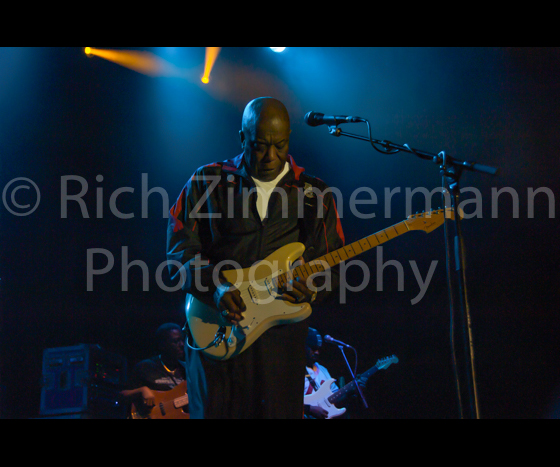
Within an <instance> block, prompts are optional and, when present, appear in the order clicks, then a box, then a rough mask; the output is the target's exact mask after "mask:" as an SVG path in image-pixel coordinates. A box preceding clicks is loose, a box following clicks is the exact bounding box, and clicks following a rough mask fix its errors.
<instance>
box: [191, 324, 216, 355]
mask: <svg viewBox="0 0 560 467" xmlns="http://www.w3.org/2000/svg"><path fill="white" fill-rule="evenodd" d="M225 338H226V327H225V326H220V327H219V329H218V330H217V331H216V335H215V336H214V340H213V341H212V342H210V344H208V345H207V346H206V347H193V346H192V345H190V344H189V338H188V337H187V338H186V339H185V343H186V344H187V346H188V347H189V349H192V350H196V351H197V352H199V351H201V350H206V349H209V348H210V347H213V346H216V347H218V346H219V345H220V344H221V343H222V342H223V340H224V339H225Z"/></svg>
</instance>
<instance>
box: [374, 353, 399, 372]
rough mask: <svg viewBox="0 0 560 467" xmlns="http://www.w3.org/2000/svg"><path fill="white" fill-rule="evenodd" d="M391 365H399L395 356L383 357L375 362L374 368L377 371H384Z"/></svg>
mask: <svg viewBox="0 0 560 467" xmlns="http://www.w3.org/2000/svg"><path fill="white" fill-rule="evenodd" d="M393 363H399V359H398V358H397V357H396V356H395V355H391V356H390V357H385V358H382V359H380V360H378V361H377V363H376V365H375V366H376V367H377V369H378V370H385V369H386V368H389V367H390V366H391V365H392V364H393Z"/></svg>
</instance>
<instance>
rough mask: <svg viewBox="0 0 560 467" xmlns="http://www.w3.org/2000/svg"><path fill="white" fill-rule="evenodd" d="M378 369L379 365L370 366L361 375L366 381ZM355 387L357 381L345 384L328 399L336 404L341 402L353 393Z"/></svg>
mask: <svg viewBox="0 0 560 467" xmlns="http://www.w3.org/2000/svg"><path fill="white" fill-rule="evenodd" d="M377 371H379V367H378V366H377V365H375V366H374V367H372V368H370V369H369V370H368V371H366V372H365V373H362V375H361V376H360V379H363V380H364V381H367V380H368V379H369V378H371V376H373V374H374V373H376V372H377ZM355 389H356V382H355V381H351V382H350V383H348V384H347V385H345V386H344V387H343V388H342V389H339V390H338V391H336V392H335V393H333V394H331V395H330V396H329V397H328V398H327V399H328V401H329V402H330V403H331V404H336V403H337V402H340V401H341V400H342V399H344V398H345V397H346V396H348V395H349V394H352V393H353V392H354V391H355Z"/></svg>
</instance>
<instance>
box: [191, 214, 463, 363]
mask: <svg viewBox="0 0 560 467" xmlns="http://www.w3.org/2000/svg"><path fill="white" fill-rule="evenodd" d="M445 217H447V218H449V219H454V218H455V217H454V212H453V209H451V208H446V209H439V210H436V211H430V212H426V213H420V214H414V215H411V216H408V218H407V219H405V220H404V221H402V222H399V223H398V224H395V225H393V226H391V227H388V228H386V229H383V230H381V231H379V232H377V233H375V234H373V235H370V236H369V237H365V238H363V239H362V240H358V241H357V242H354V243H351V244H349V245H346V246H344V247H342V248H339V249H338V250H336V251H333V252H331V253H328V254H326V255H324V256H321V257H320V258H317V259H316V260H314V261H310V262H308V263H305V264H301V265H299V266H297V267H294V266H295V264H294V263H295V262H296V261H297V260H298V259H299V258H300V257H301V256H302V254H303V252H304V251H305V246H304V245H303V244H302V243H298V242H296V243H290V244H289V245H286V246H283V247H282V248H279V249H278V250H276V251H275V252H274V253H272V254H271V255H270V256H268V257H267V258H266V259H264V260H263V261H260V262H258V263H256V264H255V265H253V266H252V267H250V268H246V269H231V270H227V271H222V274H223V276H224V277H225V279H226V280H227V281H228V282H230V283H231V284H234V286H235V287H236V288H237V289H239V292H240V293H241V298H242V299H243V301H244V302H245V305H246V307H247V310H246V311H245V312H244V313H243V316H244V318H243V319H242V320H241V321H240V322H239V324H237V325H236V326H232V325H230V324H229V322H227V321H226V320H225V319H224V318H223V317H222V316H221V314H220V313H218V312H217V311H216V308H215V307H213V306H210V305H207V304H205V303H203V302H202V301H200V300H198V299H196V298H195V297H194V296H192V295H190V294H189V295H188V296H187V301H186V307H185V309H186V316H187V322H188V325H189V328H190V331H191V334H192V338H193V340H194V344H195V345H196V346H197V348H198V349H199V350H201V351H202V352H204V353H205V354H206V355H207V356H208V357H210V358H212V359H215V360H228V359H230V358H232V357H234V356H236V355H239V354H240V353H241V352H243V351H244V350H246V349H248V348H249V347H250V346H251V345H252V344H253V343H254V342H255V341H256V340H257V339H258V338H259V337H260V336H261V335H262V334H263V333H264V332H265V331H266V330H267V329H270V328H271V327H273V326H277V325H280V324H289V323H296V322H298V321H303V320H304V319H306V318H307V317H309V315H311V305H310V304H309V303H301V304H298V303H290V302H287V301H284V300H282V299H280V298H279V297H280V296H281V295H282V294H281V293H279V292H278V291H279V290H280V289H282V288H283V287H285V286H286V285H287V284H288V283H289V281H290V280H292V279H293V280H295V279H300V280H304V281H305V280H307V279H308V278H309V277H311V278H312V277H313V276H314V275H318V274H321V273H324V272H325V271H326V270H327V269H329V268H332V267H334V266H336V265H337V264H339V263H341V262H343V261H347V260H349V259H351V258H354V257H355V256H358V255H360V254H362V253H364V252H366V251H368V250H371V249H372V248H375V247H377V246H379V245H381V244H382V243H385V242H387V241H389V240H392V239H394V238H396V237H398V236H400V235H403V234H405V233H407V232H410V231H413V230H421V231H423V232H425V233H430V232H432V231H433V230H435V229H437V228H438V227H439V226H441V225H442V224H443V222H444V220H445ZM296 264H297V263H296Z"/></svg>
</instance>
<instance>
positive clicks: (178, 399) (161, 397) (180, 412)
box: [130, 381, 191, 420]
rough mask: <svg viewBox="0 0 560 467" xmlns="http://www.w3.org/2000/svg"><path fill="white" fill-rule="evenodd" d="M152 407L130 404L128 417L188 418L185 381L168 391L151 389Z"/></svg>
mask: <svg viewBox="0 0 560 467" xmlns="http://www.w3.org/2000/svg"><path fill="white" fill-rule="evenodd" d="M152 392H153V393H154V398H155V404H154V406H153V407H143V406H140V405H139V406H138V407H136V406H135V405H134V404H132V406H131V410H130V418H132V419H133V420H165V419H167V420H179V419H190V418H191V417H190V415H189V412H188V404H189V396H188V395H187V382H186V381H183V382H182V383H179V384H178V385H177V386H175V387H174V388H173V389H171V390H169V391H152Z"/></svg>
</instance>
